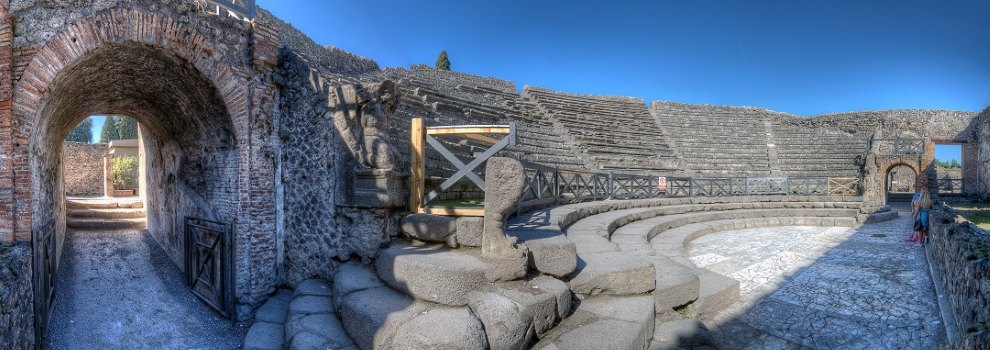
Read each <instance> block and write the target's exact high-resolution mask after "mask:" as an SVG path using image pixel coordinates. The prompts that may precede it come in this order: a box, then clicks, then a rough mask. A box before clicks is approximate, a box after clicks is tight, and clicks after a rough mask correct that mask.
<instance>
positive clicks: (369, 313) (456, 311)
mask: <svg viewBox="0 0 990 350" xmlns="http://www.w3.org/2000/svg"><path fill="white" fill-rule="evenodd" d="M339 275H340V273H339V272H338V273H337V275H335V277H334V280H337V279H338V277H337V276H339ZM341 278H343V279H352V280H354V279H361V277H357V278H355V277H353V276H351V277H346V276H345V277H341ZM352 286H354V285H352ZM361 288H364V289H360V288H357V289H354V290H347V291H345V292H349V293H347V294H346V295H345V296H343V297H342V298H341V300H342V303H341V305H340V317H341V320H342V321H343V322H342V323H343V327H344V329H345V330H346V331H347V334H349V335H350V336H351V338H353V339H354V343H355V344H356V345H357V346H358V347H360V348H361V349H363V350H372V349H396V348H398V349H485V348H487V347H488V342H487V338H486V336H485V331H484V329H483V326H482V324H481V321H479V320H478V318H476V317H475V316H474V315H473V314H471V311H470V310H469V309H468V308H467V307H449V306H442V305H437V304H433V303H429V302H425V301H417V300H415V299H413V298H411V297H409V296H407V295H405V294H402V293H400V292H398V291H395V290H393V289H391V288H388V287H385V286H378V287H372V286H370V285H363V286H362V287H361Z"/></svg>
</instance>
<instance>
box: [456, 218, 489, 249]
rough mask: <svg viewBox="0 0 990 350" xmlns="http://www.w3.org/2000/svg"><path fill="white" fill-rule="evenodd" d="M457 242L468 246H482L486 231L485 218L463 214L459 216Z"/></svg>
mask: <svg viewBox="0 0 990 350" xmlns="http://www.w3.org/2000/svg"><path fill="white" fill-rule="evenodd" d="M455 225H456V227H457V229H456V230H455V231H456V233H457V243H458V244H461V245H465V246H468V247H480V246H481V241H482V238H481V237H482V234H483V233H484V231H485V219H484V218H478V217H469V216H462V217H459V218H457V222H456V224H455Z"/></svg>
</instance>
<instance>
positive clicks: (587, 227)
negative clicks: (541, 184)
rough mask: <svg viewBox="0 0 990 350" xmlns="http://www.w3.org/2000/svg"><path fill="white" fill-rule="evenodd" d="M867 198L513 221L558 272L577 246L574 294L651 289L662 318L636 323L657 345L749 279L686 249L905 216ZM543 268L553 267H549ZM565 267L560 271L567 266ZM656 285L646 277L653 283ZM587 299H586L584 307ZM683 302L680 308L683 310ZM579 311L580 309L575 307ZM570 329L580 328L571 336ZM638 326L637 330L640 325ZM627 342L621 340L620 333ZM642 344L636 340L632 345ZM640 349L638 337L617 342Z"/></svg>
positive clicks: (637, 205)
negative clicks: (875, 207)
mask: <svg viewBox="0 0 990 350" xmlns="http://www.w3.org/2000/svg"><path fill="white" fill-rule="evenodd" d="M861 200H862V198H861V197H823V196H740V197H694V198H660V199H642V200H623V201H599V202H588V203H579V204H572V205H565V206H561V207H557V208H553V209H550V210H546V211H537V212H532V213H529V214H527V215H522V216H520V217H517V218H515V219H513V220H511V221H510V225H509V230H508V232H509V234H510V235H512V236H515V237H517V238H519V240H520V242H522V243H524V244H526V245H527V247H529V248H530V250H531V253H532V264H534V265H536V267H537V269H545V270H546V271H544V273H555V272H553V271H554V268H555V267H556V266H558V265H560V264H559V263H553V262H548V261H549V260H553V259H560V257H566V256H567V254H565V253H563V252H566V251H568V250H567V248H566V246H569V245H570V246H572V247H573V248H570V249H573V250H571V251H573V252H575V254H576V256H577V260H578V264H577V267H576V271H575V272H573V273H571V274H570V275H569V276H567V277H566V278H565V279H564V280H565V281H566V282H567V284H568V286H569V287H570V289H571V291H572V292H574V293H576V294H579V295H581V296H582V298H583V299H584V300H590V301H594V302H599V301H602V300H608V301H609V302H610V303H619V304H620V305H621V303H636V302H641V298H643V297H644V296H648V297H649V299H650V300H652V302H653V308H652V309H653V311H654V313H655V317H654V318H653V319H651V320H645V319H644V320H640V321H638V322H631V324H630V325H629V327H631V328H632V329H635V330H640V331H642V332H645V331H647V330H650V331H652V332H653V333H654V335H653V345H664V344H657V342H658V341H660V339H663V338H664V337H663V336H662V335H663V334H665V332H669V331H671V329H673V328H676V327H680V326H682V325H683V324H685V322H690V321H691V320H686V319H684V317H683V315H688V316H690V317H692V318H696V319H702V320H704V319H708V318H710V317H711V316H713V315H714V314H716V313H717V312H719V311H721V310H723V309H725V308H726V307H728V306H729V305H731V304H732V303H733V302H735V300H736V299H737V298H738V295H739V282H738V281H735V280H733V279H732V278H729V277H726V276H722V275H719V274H718V273H715V272H712V271H709V270H707V269H704V268H700V267H698V266H696V265H695V264H694V263H692V262H691V260H690V259H688V258H687V255H686V251H685V247H686V246H687V244H688V243H689V242H690V241H691V240H693V239H696V238H698V237H701V236H703V235H706V234H710V233H713V232H718V231H724V230H732V229H741V228H749V227H763V226H782V225H815V226H854V225H856V224H858V223H863V222H873V221H878V220H885V219H891V218H893V217H896V212H890V211H886V212H881V213H877V214H870V215H867V214H861V213H860V205H861ZM541 271H543V270H541ZM558 273H559V271H558ZM644 280H645V281H647V283H645V284H644V283H642V282H643V281H644ZM581 308H582V305H578V306H577V311H580V310H581ZM675 308H676V310H675ZM575 314H577V313H575ZM582 322H587V320H586V319H581V318H574V319H571V318H568V319H565V320H563V321H562V322H561V324H560V325H559V326H558V327H559V328H560V329H561V332H560V334H559V338H555V337H557V336H558V334H557V333H555V332H551V334H549V335H548V337H545V338H544V339H542V340H541V341H540V343H539V344H538V346H537V348H540V346H539V345H541V344H543V345H544V346H547V347H549V346H548V345H547V344H554V345H555V346H558V347H559V345H560V344H561V342H564V341H565V340H564V339H562V337H563V335H564V334H574V332H573V329H576V328H580V327H591V325H585V324H583V323H582ZM563 330H572V331H571V332H569V333H565V332H564V331H563ZM634 333H635V332H634ZM614 341H615V342H617V343H618V342H621V341H620V340H614ZM639 341H641V338H633V340H632V342H633V343H636V342H639ZM613 345H615V346H622V347H630V346H633V347H634V345H635V344H626V343H623V344H613Z"/></svg>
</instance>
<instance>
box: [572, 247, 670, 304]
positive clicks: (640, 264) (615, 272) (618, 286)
mask: <svg viewBox="0 0 990 350" xmlns="http://www.w3.org/2000/svg"><path fill="white" fill-rule="evenodd" d="M655 275H656V271H655V270H654V269H653V264H650V263H649V262H648V261H645V260H643V259H640V258H638V257H636V256H634V255H631V254H628V253H621V252H607V253H594V254H585V255H583V256H581V257H580V258H579V260H578V267H577V271H575V272H574V275H573V276H572V277H571V280H570V281H568V282H567V285H568V286H569V287H570V288H571V291H573V292H574V293H577V294H587V295H597V294H611V295H631V294H640V293H646V292H649V291H652V290H653V288H654V287H655V286H656V284H655V282H654V278H655V277H654V276H655Z"/></svg>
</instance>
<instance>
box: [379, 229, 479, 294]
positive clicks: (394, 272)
mask: <svg viewBox="0 0 990 350" xmlns="http://www.w3.org/2000/svg"><path fill="white" fill-rule="evenodd" d="M375 266H376V267H377V270H378V276H379V277H380V278H381V279H382V281H383V282H385V284H387V285H388V286H390V287H392V288H395V289H397V290H400V291H403V292H405V293H406V294H409V295H411V296H413V297H414V298H416V299H418V300H427V301H431V302H435V303H439V304H444V305H450V306H464V305H467V295H468V293H470V292H471V291H474V290H476V289H478V288H483V287H484V286H486V285H487V284H488V279H487V278H486V275H485V273H486V272H487V271H488V269H489V265H487V264H486V263H485V262H483V261H482V260H481V259H480V258H479V257H478V256H476V255H473V254H470V253H469V252H467V250H466V249H457V250H451V249H447V248H444V247H440V246H422V247H416V246H409V245H403V244H393V246H391V247H389V248H387V249H384V250H382V251H381V252H380V253H379V254H378V260H377V261H376V262H375Z"/></svg>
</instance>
